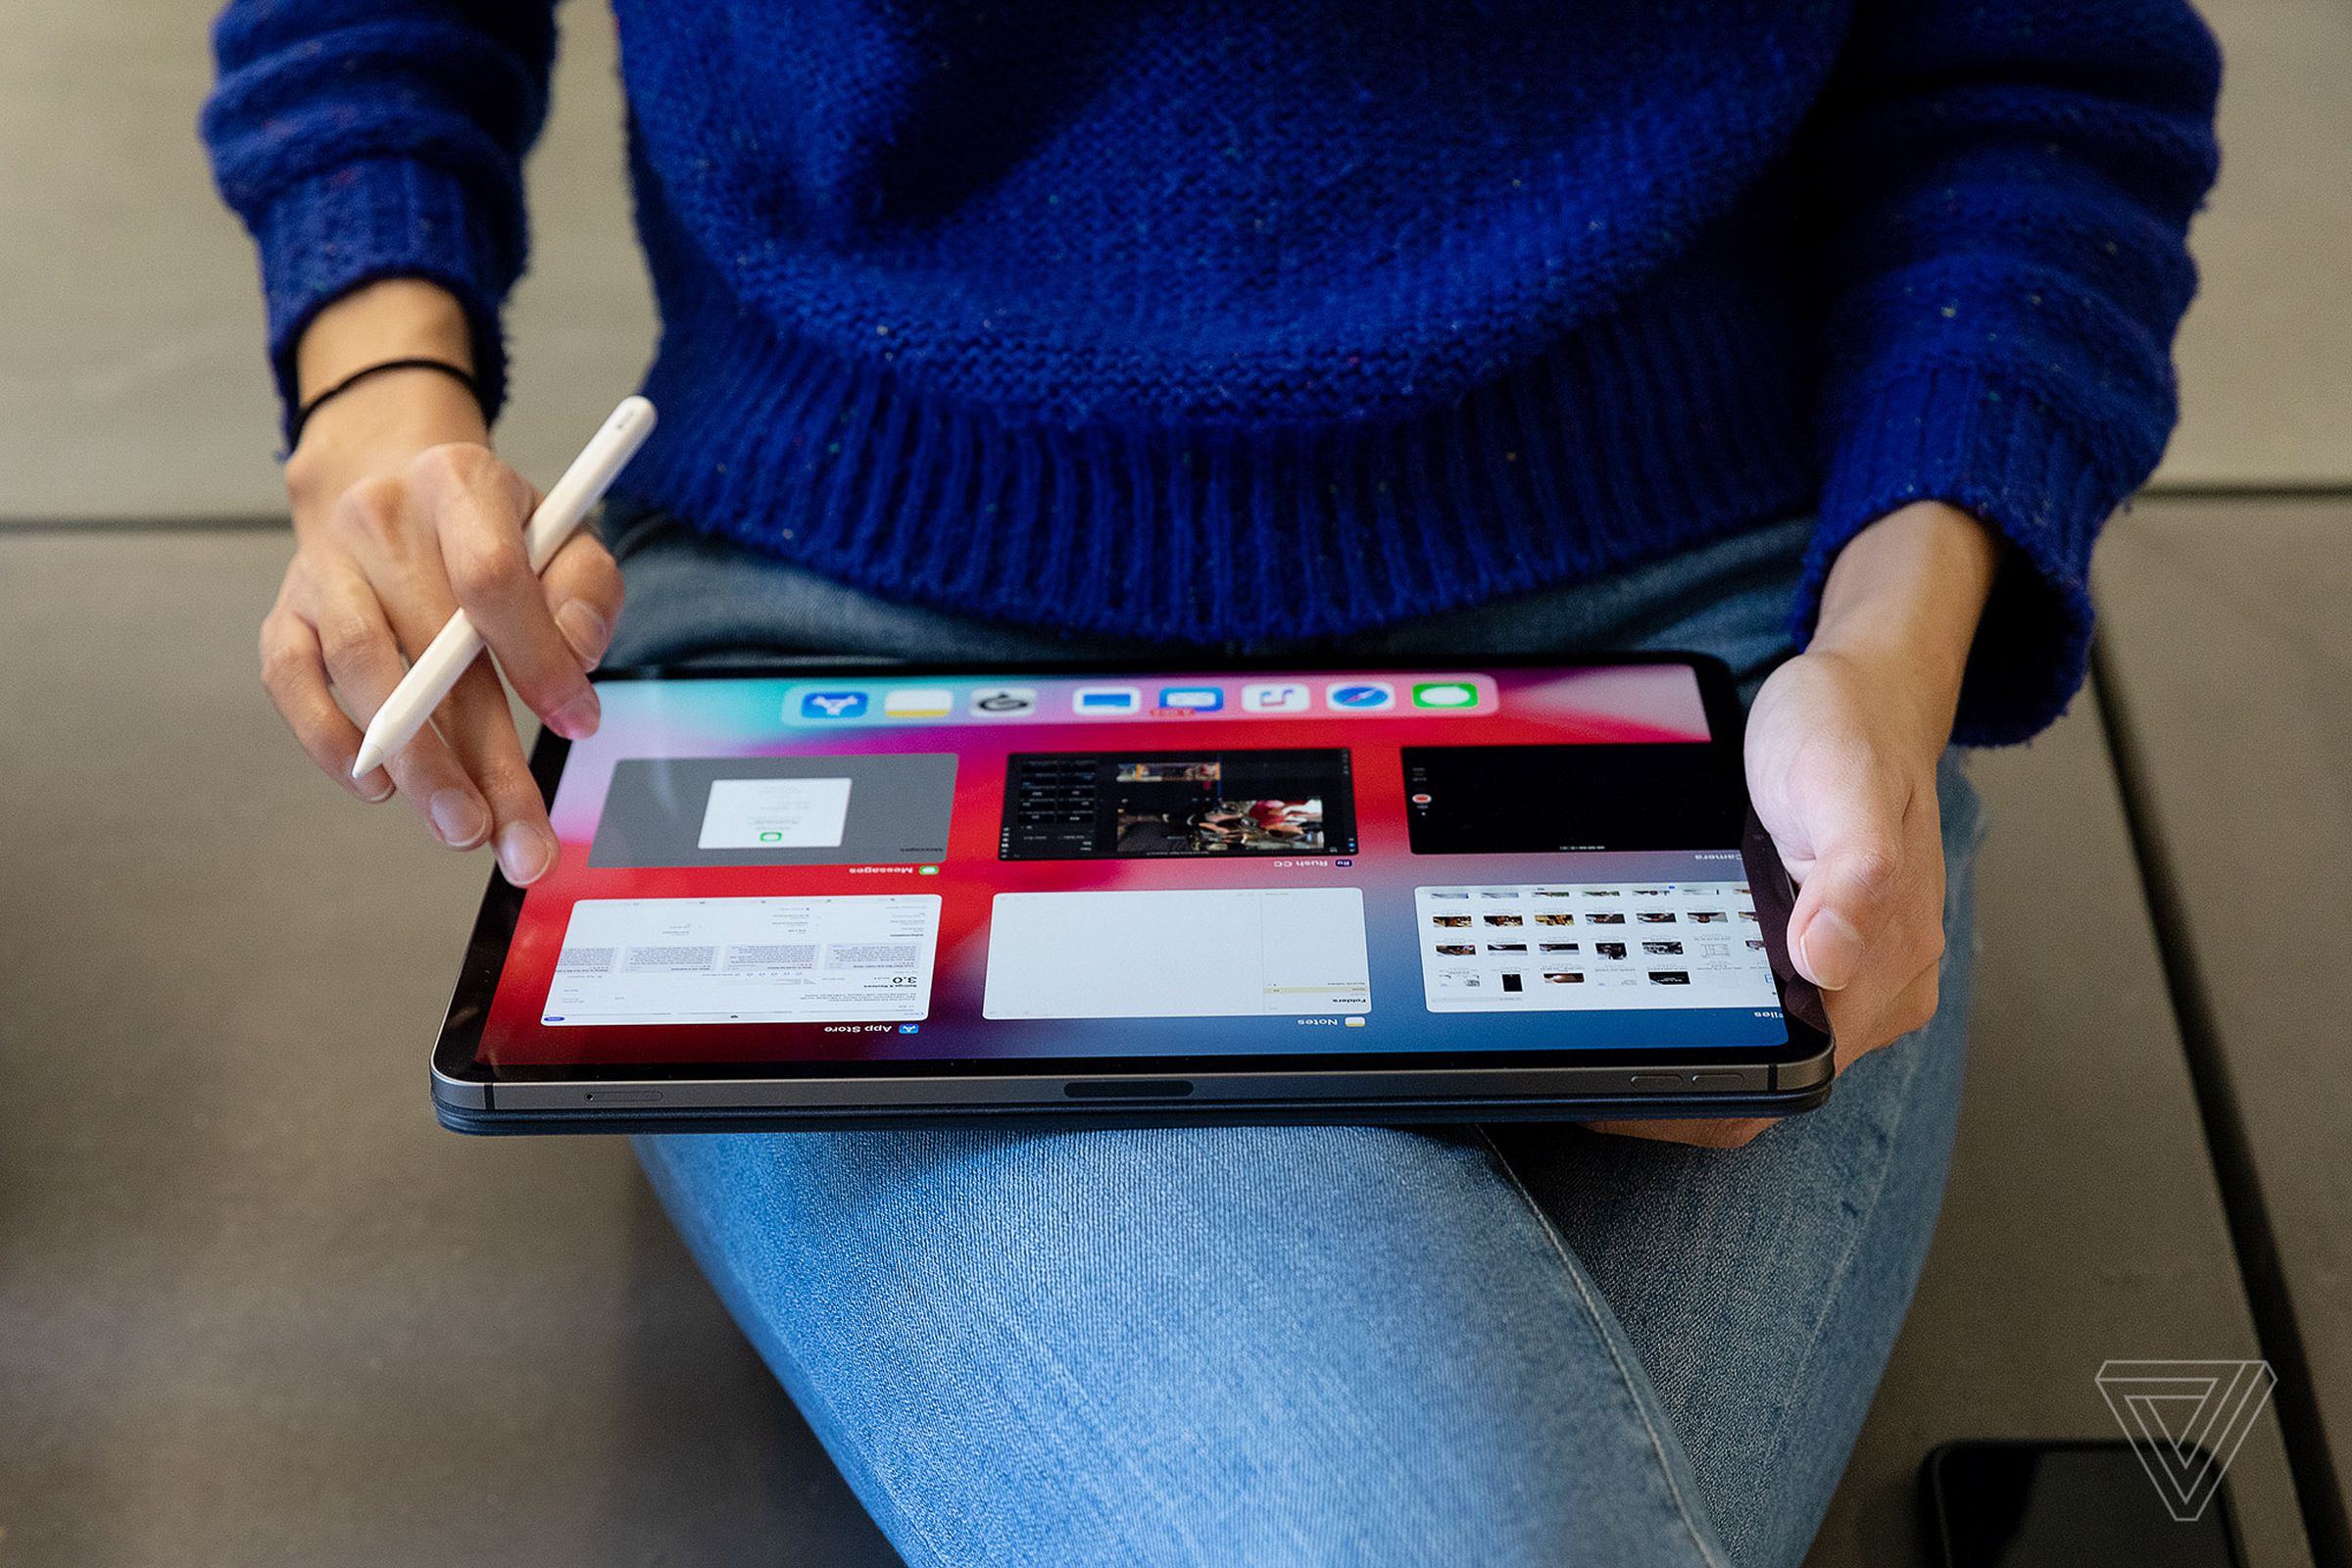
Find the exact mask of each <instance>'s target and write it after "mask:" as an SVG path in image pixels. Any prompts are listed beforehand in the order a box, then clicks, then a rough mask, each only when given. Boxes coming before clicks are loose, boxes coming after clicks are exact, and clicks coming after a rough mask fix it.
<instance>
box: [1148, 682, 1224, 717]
mask: <svg viewBox="0 0 2352 1568" xmlns="http://www.w3.org/2000/svg"><path fill="white" fill-rule="evenodd" d="M1159 706H1160V707H1162V708H1185V709H1190V710H1191V711H1194V712H1196V713H1213V712H1215V711H1217V710H1219V709H1221V708H1223V707H1224V706H1225V691H1224V688H1222V687H1219V686H1162V687H1161V688H1160V689H1159Z"/></svg>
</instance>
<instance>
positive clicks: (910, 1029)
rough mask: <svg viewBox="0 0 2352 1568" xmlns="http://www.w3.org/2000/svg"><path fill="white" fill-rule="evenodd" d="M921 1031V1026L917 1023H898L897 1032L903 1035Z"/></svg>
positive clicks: (916, 1033)
mask: <svg viewBox="0 0 2352 1568" xmlns="http://www.w3.org/2000/svg"><path fill="white" fill-rule="evenodd" d="M922 1032H923V1026H922V1025H921V1024H919V1023H903V1024H901V1025H899V1033H901V1034H903V1035H919V1034H921V1033H922Z"/></svg>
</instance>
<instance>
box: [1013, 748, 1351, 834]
mask: <svg viewBox="0 0 2352 1568" xmlns="http://www.w3.org/2000/svg"><path fill="white" fill-rule="evenodd" d="M1353 853H1355V796H1354V789H1353V785H1352V782H1351V780H1350V778H1349V775H1348V753H1347V752H1346V751H1345V750H1331V751H1305V750H1299V751H1223V752H1196V751H1174V750H1171V751H1164V752H1019V753H1015V754H1014V755H1013V756H1012V757H1010V758H1009V759H1007V760H1006V763H1005V820H1004V826H1003V831H1002V834H1001V837H1000V841H999V846H998V854H999V856H1000V858H1004V859H1007V860H1086V859H1134V858H1164V857H1187V858H1243V857H1250V856H1260V855H1272V856H1329V855H1352V854H1353Z"/></svg>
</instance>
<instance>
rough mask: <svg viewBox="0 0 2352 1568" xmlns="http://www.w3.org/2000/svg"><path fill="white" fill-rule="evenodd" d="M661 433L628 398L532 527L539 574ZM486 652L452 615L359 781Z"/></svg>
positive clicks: (369, 749) (380, 714)
mask: <svg viewBox="0 0 2352 1568" xmlns="http://www.w3.org/2000/svg"><path fill="white" fill-rule="evenodd" d="M653 433H654V406H653V405H652V404H651V403H648V402H646V400H645V399H643V398H637V397H629V398H622V399H621V400H620V407H618V408H616V409H614V410H613V416H612V417H611V418H609V419H607V420H606V421H605V422H604V425H603V427H602V428H601V429H599V430H598V431H597V432H596V434H595V435H593V436H591V437H589V438H588V444H587V445H586V446H584V447H582V448H581V449H580V455H579V456H578V457H576V458H574V459H572V460H571V466H570V467H568V468H565V469H564V477H563V478H561V479H558V480H557V481H556V483H555V488H554V489H552V490H550V491H548V493H547V498H546V499H545V500H543V501H541V502H540V503H539V506H538V510H536V511H535V512H533V513H532V514H531V520H530V521H529V522H528V523H527V524H525V525H524V528H523V540H524V543H525V544H526V545H528V547H529V549H530V555H531V570H532V571H533V572H542V571H545V570H546V569H547V564H548V563H549V562H551V561H553V560H555V559H556V552H557V551H559V550H561V549H563V548H564V540H566V539H569V538H570V537H571V536H572V534H573V533H574V532H575V531H576V530H577V529H578V528H579V526H580V521H581V519H582V518H584V517H586V516H587V515H588V509H589V508H591V507H593V506H595V505H596V504H597V502H599V501H601V500H602V499H604V494H605V491H606V490H608V489H609V488H611V486H612V484H613V480H614V479H617V478H619V477H620V470H621V469H623V468H625V467H627V466H629V460H630V459H631V458H633V457H635V456H636V455H637V449H638V448H639V447H641V446H643V445H645V438H646V437H647V436H649V435H652V434H653ZM481 651H482V634H481V633H480V632H478V631H476V630H474V629H473V621H472V619H471V618H470V617H469V616H467V615H466V612H464V611H463V610H461V611H459V612H458V613H456V614H454V615H452V616H450V617H449V624H448V625H446V626H444V627H442V628H441V632H440V635H439V636H437V637H435V638H434V639H433V640H432V644H431V646H429V647H427V648H426V649H425V651H424V652H423V653H422V654H421V655H419V656H418V657H417V662H415V663H413V664H411V665H410V666H409V672H408V673H407V674H406V675H403V676H402V677H401V680H400V684H399V685H398V686H395V687H393V688H392V695H391V696H390V697H387V698H385V699H384V706H383V707H381V708H379V709H377V710H376V711H375V717H374V718H372V719H370V720H368V733H367V735H366V736H364V737H363V738H362V739H361V741H360V755H359V758H358V760H355V761H354V762H353V763H352V764H351V776H352V777H353V778H358V777H360V776H361V775H362V774H364V773H366V772H367V771H368V769H369V768H371V767H373V766H375V765H376V764H377V763H378V762H381V761H382V760H384V759H385V758H387V757H390V756H391V755H392V754H393V753H394V752H397V751H399V750H400V749H401V748H402V747H403V746H406V745H408V744H409V741H410V738H411V737H413V736H414V735H415V734H416V733H417V731H418V730H420V729H422V728H424V721H425V720H426V719H428V718H430V717H432V714H433V710H434V709H436V708H439V707H440V706H441V699H442V698H444V697H447V696H448V695H449V692H450V688H451V687H453V686H455V685H457V683H458V677H459V676H461V675H463V674H465V673H466V665H468V664H470V663H472V662H474V660H475V658H476V657H478V656H479V655H480V653H481Z"/></svg>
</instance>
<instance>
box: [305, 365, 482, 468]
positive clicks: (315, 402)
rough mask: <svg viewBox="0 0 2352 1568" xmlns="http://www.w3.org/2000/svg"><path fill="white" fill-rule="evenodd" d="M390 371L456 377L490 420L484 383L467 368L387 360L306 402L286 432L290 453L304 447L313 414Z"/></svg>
mask: <svg viewBox="0 0 2352 1568" xmlns="http://www.w3.org/2000/svg"><path fill="white" fill-rule="evenodd" d="M386 370H439V371H440V372H441V373H442V374H443V375H447V376H454V377H456V378H457V379H458V380H459V381H461V382H463V383H465V387H466V391H468V392H470V393H472V394H473V401H474V403H475V404H476V405H477V406H481V407H482V417H483V418H484V419H487V418H489V417H490V410H489V408H488V407H487V406H482V384H481V383H480V382H479V381H477V380H475V379H474V378H473V372H472V371H471V370H468V369H466V368H465V367H464V366H462V365H452V364H451V363H450V362H449V361H447V360H435V359H430V358H423V357H419V358H415V359H406V360H385V361H383V362H381V363H380V364H376V365H369V366H365V367H363V368H360V369H357V370H354V371H352V372H351V373H350V374H349V375H347V376H345V377H344V378H343V379H342V380H340V381H337V382H336V383H335V384H334V385H333V386H330V387H328V388H327V389H326V390H325V391H323V392H321V393H319V395H318V396H317V397H315V398H313V399H311V401H310V402H308V403H305V404H304V405H303V406H302V407H301V408H299V409H297V410H295V411H294V422H293V423H292V424H291V425H289V426H288V427H287V429H286V450H288V451H289V452H290V451H292V450H293V449H294V448H295V447H297V446H299V445H301V443H302V432H303V427H304V426H306V425H308V424H309V423H310V422H311V416H312V415H314V414H317V413H318V412H319V410H320V409H321V408H323V407H325V406H326V405H327V404H329V403H331V402H333V401H334V400H335V399H336V398H339V397H341V396H342V395H343V394H344V393H346V392H348V391H350V390H351V389H352V388H353V387H355V386H358V385H359V384H360V383H361V382H362V381H365V380H367V379H368V377H369V376H371V375H381V374H383V373H384V372H385V371H386Z"/></svg>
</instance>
